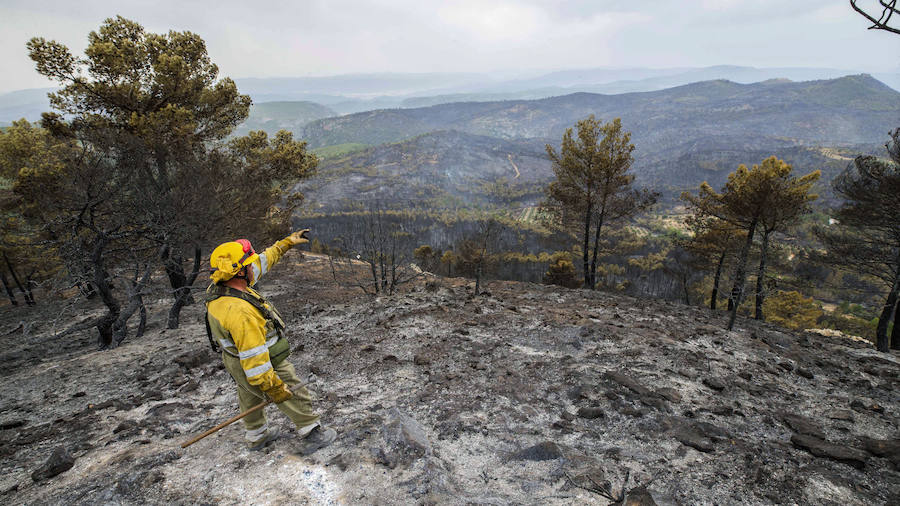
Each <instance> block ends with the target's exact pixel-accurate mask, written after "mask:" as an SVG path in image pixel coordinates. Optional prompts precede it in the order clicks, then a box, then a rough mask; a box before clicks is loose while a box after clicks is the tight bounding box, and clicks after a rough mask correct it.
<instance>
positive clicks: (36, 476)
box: [31, 446, 75, 481]
mask: <svg viewBox="0 0 900 506" xmlns="http://www.w3.org/2000/svg"><path fill="white" fill-rule="evenodd" d="M74 465H75V457H73V456H72V455H71V454H70V453H69V451H68V450H66V449H65V448H64V447H62V446H60V447H57V448H56V450H53V454H52V455H50V458H49V459H47V462H44V465H42V466H41V467H39V468H37V469H36V470H35V471H34V472H33V473H31V479H32V480H34V481H44V480H49V479H50V478H53V477H54V476H56V475H59V474H62V473H64V472H66V471H68V470H69V469H72V466H74Z"/></svg>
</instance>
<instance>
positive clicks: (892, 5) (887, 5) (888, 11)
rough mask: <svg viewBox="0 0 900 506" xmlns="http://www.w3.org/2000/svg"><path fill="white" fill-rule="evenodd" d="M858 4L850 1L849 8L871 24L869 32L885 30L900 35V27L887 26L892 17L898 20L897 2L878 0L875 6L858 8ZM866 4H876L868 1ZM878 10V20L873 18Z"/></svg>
mask: <svg viewBox="0 0 900 506" xmlns="http://www.w3.org/2000/svg"><path fill="white" fill-rule="evenodd" d="M858 3H859V0H850V7H852V8H853V10H855V11H856V12H858V13H859V14H860V15H861V16H862V17H864V18H866V19H868V20H869V21H870V22H871V23H872V26H870V27H869V30H885V31H888V32H891V33H896V34H900V27H897V26H890V25H889V24H890V23H891V18H893V17H894V15H897V17H898V18H900V8H898V7H897V0H878V1H877V5H869V6H867V7H860V6H859V5H857V4H858ZM867 3H868V4H875V3H876V2H874V1H871V0H870V1H869V2H867ZM879 10H880V11H881V14H880V15H878V18H875V16H876V14H875V13H877V12H878V11H879Z"/></svg>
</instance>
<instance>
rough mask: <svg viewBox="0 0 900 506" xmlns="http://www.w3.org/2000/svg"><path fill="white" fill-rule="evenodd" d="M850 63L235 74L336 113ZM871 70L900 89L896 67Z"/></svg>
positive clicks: (262, 94)
mask: <svg viewBox="0 0 900 506" xmlns="http://www.w3.org/2000/svg"><path fill="white" fill-rule="evenodd" d="M858 73H859V71H855V70H852V69H829V68H793V67H785V68H753V67H741V66H730V65H719V66H713V67H703V68H667V69H648V68H624V69H605V68H599V69H576V70H563V71H555V72H549V73H536V72H533V73H530V74H521V75H510V74H487V73H483V74H477V73H429V74H354V75H339V76H325V77H300V78H243V79H236V82H237V84H238V89H239V90H240V91H241V92H242V93H246V94H249V95H250V96H251V98H253V101H254V103H256V104H260V103H263V102H274V101H280V102H285V101H309V102H316V103H318V104H322V105H325V106H327V107H329V108H331V109H333V110H334V111H335V112H336V113H338V114H350V113H355V112H361V111H367V110H373V109H385V108H397V107H422V106H427V105H436V104H440V103H447V102H460V101H495V100H520V99H538V98H546V97H552V96H559V95H568V94H571V93H576V92H591V93H605V94H613V93H629V92H638V91H655V90H661V89H664V88H670V87H673V86H681V85H684V84H690V83H693V82H697V81H705V80H715V79H725V80H729V81H734V82H738V83H745V84H746V83H752V82H759V81H764V80H769V79H791V80H794V81H807V80H815V79H833V78H837V77H841V76H845V75H852V74H858ZM874 77H875V78H877V79H879V80H881V81H882V82H884V83H885V84H887V85H889V86H892V87H893V88H894V89H898V90H900V73H898V72H885V73H876V74H874ZM48 91H52V89H30V90H20V91H15V92H11V93H6V94H0V124H8V123H9V122H11V121H13V120H16V119H19V118H22V117H25V118H27V119H29V120H32V121H36V120H37V119H39V118H40V113H41V112H43V111H46V110H48V109H49V103H48V101H47V97H46V94H47V92H48Z"/></svg>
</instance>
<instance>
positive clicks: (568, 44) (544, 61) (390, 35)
mask: <svg viewBox="0 0 900 506" xmlns="http://www.w3.org/2000/svg"><path fill="white" fill-rule="evenodd" d="M865 1H866V0H862V1H861V3H863V2H865ZM871 3H872V4H873V5H874V4H876V3H877V2H876V1H875V0H871ZM116 14H120V15H122V16H125V17H127V18H129V19H133V20H135V21H138V22H139V23H141V24H142V25H144V27H145V28H146V29H148V30H150V31H154V32H164V31H168V30H170V29H174V30H179V31H181V30H189V31H193V32H196V33H198V34H199V35H200V36H202V37H203V38H204V39H205V40H206V42H207V46H208V49H209V53H210V55H211V57H212V59H213V61H214V62H216V63H217V64H218V65H219V68H220V69H221V71H222V74H223V75H227V76H231V77H275V76H310V75H331V74H345V73H358V72H434V71H477V72H482V71H500V70H502V71H518V70H538V69H547V70H556V69H564V68H584V67H681V66H707V65H718V64H730V65H749V66H757V67H773V66H806V67H833V68H840V69H858V70H863V71H871V72H875V71H882V72H885V71H900V36H897V35H892V34H888V33H884V32H880V31H874V30H873V31H870V30H866V27H867V26H868V25H867V23H866V21H865V19H863V18H862V17H860V16H858V15H857V14H856V13H854V12H853V11H852V10H851V9H850V7H849V5H848V1H847V0H643V1H631V0H583V1H582V0H577V1H551V0H494V1H490V0H478V1H476V0H460V1H453V0H445V1H432V0H365V1H362V0H360V1H346V0H303V1H301V0H297V1H292V2H288V1H278V0H266V1H256V2H254V1H248V0H241V1H233V0H223V1H215V2H211V1H210V2H200V1H192V0H179V1H169V0H151V1H131V2H128V1H116V2H113V1H108V0H77V1H72V0H2V2H0V59H2V70H3V71H2V72H0V92H6V91H10V90H15V89H22V88H33V87H42V86H49V85H50V83H49V82H47V81H45V80H43V79H42V78H41V77H40V76H38V75H37V74H36V73H35V71H34V67H33V65H32V63H31V61H30V60H29V59H28V57H27V56H26V52H25V42H26V41H28V39H29V38H31V37H33V36H43V37H45V38H48V39H55V40H57V41H60V42H62V43H64V44H66V45H68V46H69V47H70V49H72V50H73V51H76V52H77V53H78V54H81V51H82V50H83V48H84V45H85V41H86V39H87V33H88V32H89V31H91V30H94V29H96V28H97V27H99V26H100V24H101V23H102V21H103V19H105V18H107V17H111V16H114V15H116Z"/></svg>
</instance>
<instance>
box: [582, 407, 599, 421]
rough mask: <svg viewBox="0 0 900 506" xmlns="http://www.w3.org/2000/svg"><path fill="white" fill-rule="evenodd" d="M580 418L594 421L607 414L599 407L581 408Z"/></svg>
mask: <svg viewBox="0 0 900 506" xmlns="http://www.w3.org/2000/svg"><path fill="white" fill-rule="evenodd" d="M578 416H579V417H581V418H587V419H588V420H593V419H595V418H603V417H604V416H606V415H605V413H603V410H602V409H600V408H597V407H589V408H579V409H578Z"/></svg>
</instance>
